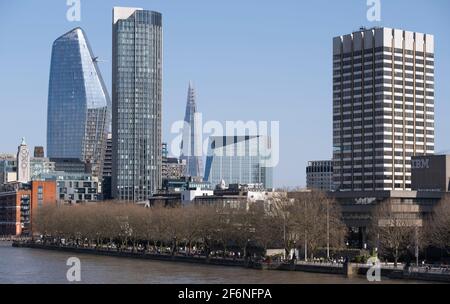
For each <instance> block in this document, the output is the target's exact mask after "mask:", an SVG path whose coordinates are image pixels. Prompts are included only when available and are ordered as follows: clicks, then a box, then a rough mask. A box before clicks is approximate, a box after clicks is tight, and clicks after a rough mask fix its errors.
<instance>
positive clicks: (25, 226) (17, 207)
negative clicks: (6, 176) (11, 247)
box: [0, 181, 57, 236]
mask: <svg viewBox="0 0 450 304" xmlns="http://www.w3.org/2000/svg"><path fill="white" fill-rule="evenodd" d="M56 203H57V201H56V183H55V182H53V181H33V182H31V183H25V184H24V183H18V182H14V183H9V184H4V185H2V186H0V235H5V236H19V235H22V236H29V235H31V233H32V231H33V219H34V217H35V215H36V214H37V212H38V210H39V209H40V208H42V207H45V206H51V205H56Z"/></svg>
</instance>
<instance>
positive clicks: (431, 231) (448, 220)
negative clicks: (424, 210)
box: [424, 196, 450, 253]
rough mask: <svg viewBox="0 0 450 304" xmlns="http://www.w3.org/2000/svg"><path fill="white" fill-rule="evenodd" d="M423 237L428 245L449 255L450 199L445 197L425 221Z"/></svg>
mask: <svg viewBox="0 0 450 304" xmlns="http://www.w3.org/2000/svg"><path fill="white" fill-rule="evenodd" d="M424 226H425V232H424V236H425V238H426V239H427V240H428V243H429V245H432V246H435V247H436V248H440V249H442V250H445V251H446V252H447V253H450V197H449V196H446V197H445V198H443V199H442V200H441V201H440V202H439V204H438V205H437V206H436V207H435V208H434V209H433V212H432V214H431V215H430V216H429V217H428V218H427V219H426V221H425V225H424Z"/></svg>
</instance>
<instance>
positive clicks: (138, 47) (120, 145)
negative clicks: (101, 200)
mask: <svg viewBox="0 0 450 304" xmlns="http://www.w3.org/2000/svg"><path fill="white" fill-rule="evenodd" d="M112 32H113V47H112V49H113V56H112V60H113V65H112V75H113V77H112V90H113V92H112V97H113V98H112V101H113V111H112V140H113V145H112V148H113V149H112V150H113V155H112V194H113V197H114V198H116V199H119V200H124V201H134V202H138V201H145V200H147V199H148V198H149V197H151V195H152V194H153V193H155V192H156V190H157V189H159V188H160V187H161V143H162V140H161V137H162V134H161V133H162V130H161V116H162V112H161V111H162V110H161V103H162V16H161V14H160V13H157V12H152V11H147V10H143V9H139V8H124V7H115V8H114V9H113V29H112Z"/></svg>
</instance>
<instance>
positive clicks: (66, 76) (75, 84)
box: [47, 28, 110, 176]
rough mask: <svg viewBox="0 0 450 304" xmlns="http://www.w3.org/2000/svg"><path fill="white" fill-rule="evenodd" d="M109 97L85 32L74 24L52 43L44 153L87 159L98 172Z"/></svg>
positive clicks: (57, 156)
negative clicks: (71, 28)
mask: <svg viewBox="0 0 450 304" xmlns="http://www.w3.org/2000/svg"><path fill="white" fill-rule="evenodd" d="M109 105H110V99H109V96H108V92H107V90H106V87H105V84H104V82H103V79H102V77H101V74H100V70H99V69H98V66H97V60H96V57H94V55H93V53H92V50H91V47H90V45H89V42H88V40H87V38H86V34H85V33H84V31H83V30H82V29H81V28H75V29H73V30H71V31H70V32H68V33H66V34H64V35H62V36H61V37H59V38H58V39H56V40H55V42H54V43H53V49H52V59H51V68H50V81H49V93H48V113H47V114H48V116H47V149H48V157H49V158H53V159H78V160H80V161H82V162H85V163H89V165H90V167H91V168H92V173H93V174H94V175H96V176H100V175H101V172H102V164H103V156H104V152H105V145H106V136H107V133H106V132H107V127H108V125H109V121H110V119H109V115H110V113H109Z"/></svg>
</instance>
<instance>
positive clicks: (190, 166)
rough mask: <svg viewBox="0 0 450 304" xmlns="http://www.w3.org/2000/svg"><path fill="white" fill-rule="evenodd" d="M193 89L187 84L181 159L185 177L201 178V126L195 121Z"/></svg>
mask: <svg viewBox="0 0 450 304" xmlns="http://www.w3.org/2000/svg"><path fill="white" fill-rule="evenodd" d="M195 99H196V96H195V89H194V86H193V85H192V83H191V82H190V83H189V89H188V96H187V104H186V114H185V116H184V129H183V142H182V146H181V148H182V149H181V159H182V160H185V161H186V167H185V172H184V175H185V176H189V177H200V178H201V177H203V165H202V142H201V138H200V135H201V132H202V129H201V125H200V123H199V122H198V121H197V119H196V115H195V114H196V113H197V104H196V100H195Z"/></svg>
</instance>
